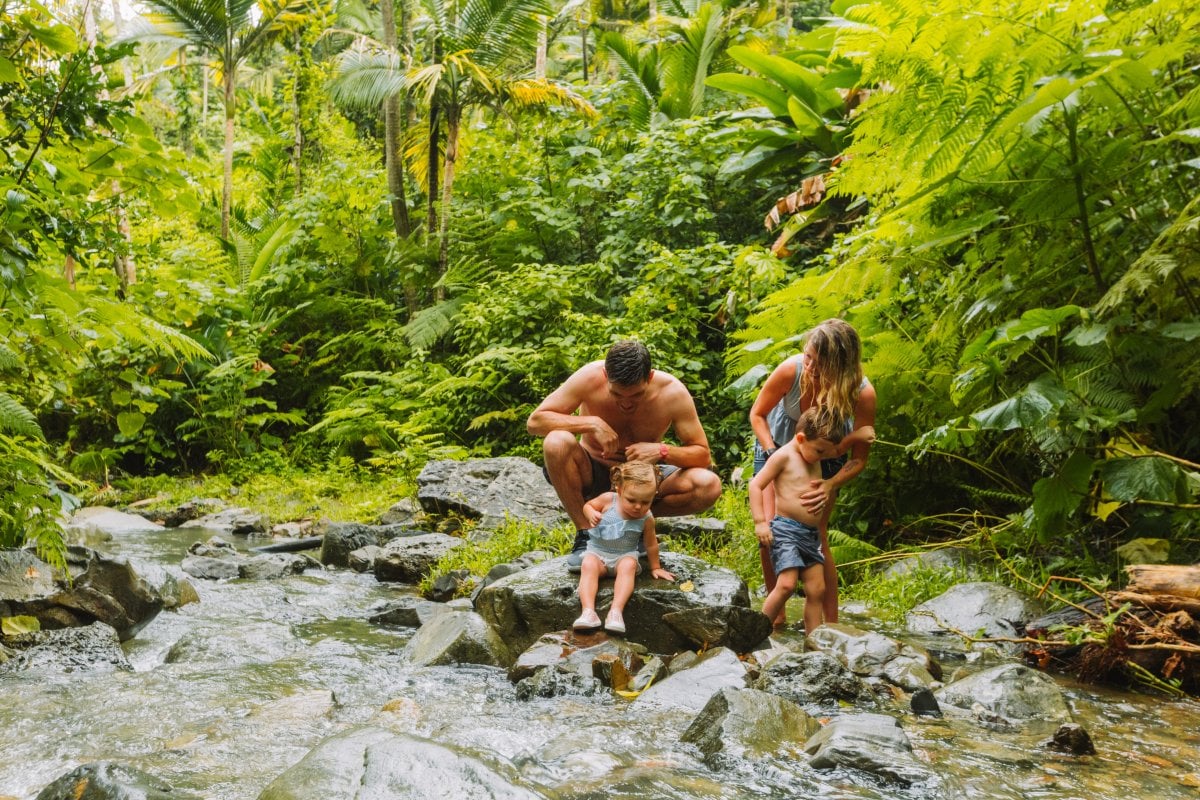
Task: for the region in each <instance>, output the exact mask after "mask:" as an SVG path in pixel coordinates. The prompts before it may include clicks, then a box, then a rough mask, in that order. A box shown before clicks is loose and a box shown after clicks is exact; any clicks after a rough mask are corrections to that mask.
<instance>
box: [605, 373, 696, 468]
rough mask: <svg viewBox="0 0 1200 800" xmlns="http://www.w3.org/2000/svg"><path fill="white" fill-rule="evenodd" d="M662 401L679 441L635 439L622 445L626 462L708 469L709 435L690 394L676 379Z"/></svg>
mask: <svg viewBox="0 0 1200 800" xmlns="http://www.w3.org/2000/svg"><path fill="white" fill-rule="evenodd" d="M663 403H665V404H666V407H667V411H668V413H669V414H670V419H671V427H672V428H674V429H675V437H676V438H677V439H679V444H678V445H674V446H672V445H668V444H666V443H664V442H637V443H635V444H631V445H629V446H628V447H626V448H625V458H626V459H628V460H629V461H649V462H650V463H652V464H653V463H658V464H670V465H672V466H675V467H682V468H684V469H688V468H699V469H708V467H709V466H710V465H711V464H712V453H711V452H710V451H709V449H708V436H706V435H705V433H704V427H703V426H702V425H701V424H700V417H699V415H698V414H697V413H696V403H695V401H694V400H692V395H691V393H690V392H689V391H688V390H687V388H686V387H685V386H684V385H683V384H682V383H679V382H678V381H676V385H675V386H673V387H671V390H670V391H668V392H666V393H664V396H663Z"/></svg>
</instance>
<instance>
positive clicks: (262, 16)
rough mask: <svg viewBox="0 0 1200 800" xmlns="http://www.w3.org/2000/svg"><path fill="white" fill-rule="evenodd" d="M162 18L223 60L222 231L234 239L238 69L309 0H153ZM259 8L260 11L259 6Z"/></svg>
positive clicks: (167, 27) (170, 31)
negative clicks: (231, 229)
mask: <svg viewBox="0 0 1200 800" xmlns="http://www.w3.org/2000/svg"><path fill="white" fill-rule="evenodd" d="M148 2H149V3H150V5H151V6H152V7H154V8H155V9H156V10H157V11H158V13H159V15H160V16H161V17H162V19H161V20H159V21H158V22H157V24H156V26H155V27H156V28H157V29H158V31H159V32H160V33H165V34H167V35H170V36H174V37H176V38H179V39H182V40H184V41H186V42H187V43H188V44H191V45H193V46H194V47H196V48H197V49H199V50H201V51H202V52H205V53H207V54H209V55H211V56H212V57H213V58H214V59H216V61H218V62H219V63H220V67H221V82H222V86H223V88H224V90H225V163H224V183H223V185H222V189H221V236H222V237H224V238H226V239H228V238H229V209H230V207H231V206H232V205H233V129H234V127H233V120H234V111H235V110H236V105H235V103H236V99H237V71H238V68H239V67H240V66H241V64H242V63H243V62H244V61H245V60H246V59H247V58H249V57H250V56H252V55H254V54H256V53H258V52H259V51H260V50H262V49H264V48H266V47H268V46H269V45H270V44H271V43H272V42H273V40H274V38H275V36H276V35H277V34H278V33H279V32H280V31H281V30H282V27H281V23H282V21H283V20H284V19H285V18H286V15H288V14H294V13H297V12H299V11H300V10H301V8H302V7H303V4H304V0H262V1H261V2H259V0H148ZM256 9H257V10H256Z"/></svg>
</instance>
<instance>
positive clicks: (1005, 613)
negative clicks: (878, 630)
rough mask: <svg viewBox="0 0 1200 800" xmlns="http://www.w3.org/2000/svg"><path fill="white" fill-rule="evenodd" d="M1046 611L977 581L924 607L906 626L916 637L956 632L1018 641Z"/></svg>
mask: <svg viewBox="0 0 1200 800" xmlns="http://www.w3.org/2000/svg"><path fill="white" fill-rule="evenodd" d="M1042 611H1043V609H1042V605H1041V604H1040V603H1038V602H1037V601H1035V600H1032V599H1030V598H1028V597H1026V596H1025V595H1023V594H1021V593H1020V592H1017V591H1014V590H1013V589H1010V588H1009V587H1007V586H1002V585H1000V584H997V583H985V582H981V581H976V582H971V583H960V584H957V585H955V586H951V587H950V588H949V589H947V590H946V591H945V592H943V593H942V594H940V595H938V596H937V597H935V598H933V599H932V600H927V601H925V602H924V603H921V604H920V605H919V606H917V607H916V608H914V609H913V610H912V611H909V612H908V614H906V615H905V626H906V627H907V628H908V630H910V631H913V632H914V633H927V632H933V633H945V632H950V629H954V630H957V631H962V632H963V633H965V634H967V635H969V636H978V635H980V634H982V635H983V636H984V637H999V638H1006V637H1017V636H1020V635H1021V634H1022V633H1023V632H1024V630H1025V623H1027V622H1029V621H1030V620H1033V619H1035V618H1037V617H1038V615H1040V614H1041V613H1042ZM1015 647H1019V646H1018V645H1012V646H1007V647H1005V648H1002V649H1006V650H1009V649H1013V648H1015Z"/></svg>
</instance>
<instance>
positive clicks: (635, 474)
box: [609, 461, 659, 491]
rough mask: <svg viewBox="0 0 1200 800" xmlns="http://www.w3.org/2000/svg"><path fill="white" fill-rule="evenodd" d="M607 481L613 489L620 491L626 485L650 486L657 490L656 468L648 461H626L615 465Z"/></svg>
mask: <svg viewBox="0 0 1200 800" xmlns="http://www.w3.org/2000/svg"><path fill="white" fill-rule="evenodd" d="M609 479H610V480H611V481H612V486H613V489H620V488H621V487H622V486H624V485H625V484H627V483H643V484H650V485H651V486H653V487H654V488H655V491H657V490H658V481H659V477H658V468H657V467H655V466H654V465H653V464H651V463H649V462H648V461H626V462H625V463H623V464H617V465H616V466H614V467H613V468H612V469H611V470H610V471H609Z"/></svg>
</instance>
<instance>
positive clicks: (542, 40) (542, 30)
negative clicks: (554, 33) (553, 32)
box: [533, 14, 549, 80]
mask: <svg viewBox="0 0 1200 800" xmlns="http://www.w3.org/2000/svg"><path fill="white" fill-rule="evenodd" d="M547 25H548V22H547V18H546V16H545V15H544V14H539V15H538V38H537V56H536V57H535V58H534V61H533V77H535V78H537V79H538V80H545V79H546V49H547V47H548V39H549V37H548V35H547V32H546V27H547Z"/></svg>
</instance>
